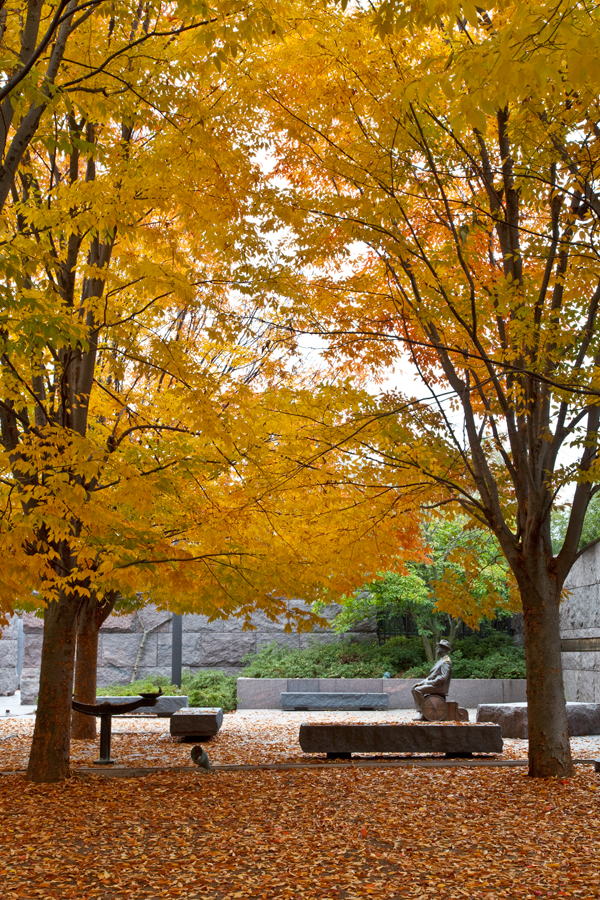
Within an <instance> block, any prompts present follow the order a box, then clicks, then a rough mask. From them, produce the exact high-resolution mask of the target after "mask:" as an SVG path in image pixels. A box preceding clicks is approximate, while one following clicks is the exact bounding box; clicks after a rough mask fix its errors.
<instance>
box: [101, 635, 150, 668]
mask: <svg viewBox="0 0 600 900" xmlns="http://www.w3.org/2000/svg"><path fill="white" fill-rule="evenodd" d="M141 640H142V636H141V634H104V635H103V636H102V658H101V662H102V665H103V666H116V667H117V668H123V667H127V666H131V667H132V668H133V665H134V663H135V660H136V657H137V654H138V650H139V648H140V643H141ZM157 647H158V641H157V635H156V634H149V635H148V636H147V638H146V643H145V645H144V651H143V653H142V658H141V659H140V663H139V664H140V666H144V667H148V666H156V665H157Z"/></svg>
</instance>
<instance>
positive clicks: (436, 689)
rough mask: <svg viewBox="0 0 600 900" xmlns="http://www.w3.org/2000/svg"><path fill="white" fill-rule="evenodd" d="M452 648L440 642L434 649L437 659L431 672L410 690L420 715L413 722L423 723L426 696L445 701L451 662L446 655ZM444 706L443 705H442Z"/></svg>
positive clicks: (448, 686)
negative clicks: (433, 696)
mask: <svg viewBox="0 0 600 900" xmlns="http://www.w3.org/2000/svg"><path fill="white" fill-rule="evenodd" d="M451 650H452V647H451V646H450V644H449V643H448V641H444V640H442V641H440V642H439V643H438V645H437V647H436V656H437V657H438V659H437V662H435V664H434V666H433V668H432V670H431V672H430V673H429V675H428V676H427V678H426V679H425V680H424V681H420V682H419V684H415V686H414V688H413V689H412V695H413V697H414V701H415V708H416V709H417V710H418V712H419V713H420V715H418V716H417V718H416V719H415V722H423V721H424V720H425V716H424V715H423V701H424V700H425V697H426V696H427V695H428V694H436V695H437V696H440V697H443V698H444V700H445V699H446V694H447V693H448V691H449V689H450V680H451V678H452V660H451V659H450V656H449V655H448V654H449V653H450V651H451ZM442 705H444V704H442Z"/></svg>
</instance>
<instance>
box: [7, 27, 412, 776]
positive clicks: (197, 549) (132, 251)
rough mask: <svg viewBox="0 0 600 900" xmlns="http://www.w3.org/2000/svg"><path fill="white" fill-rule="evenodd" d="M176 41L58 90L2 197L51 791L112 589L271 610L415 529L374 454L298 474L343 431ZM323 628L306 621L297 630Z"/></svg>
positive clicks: (19, 502)
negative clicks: (330, 428)
mask: <svg viewBox="0 0 600 900" xmlns="http://www.w3.org/2000/svg"><path fill="white" fill-rule="evenodd" d="M105 39H106V40H107V41H108V42H110V39H111V35H110V33H109V34H108V35H107V36H105ZM98 43H99V41H98V42H96V44H95V45H94V47H95V52H100V50H101V47H99V46H98ZM162 51H163V55H162V56H161V55H160V54H157V56H156V57H152V58H150V59H148V58H147V57H146V55H145V53H144V52H140V54H139V56H135V57H130V58H129V59H128V62H127V80H128V81H127V83H128V88H129V87H130V86H131V84H133V83H134V84H135V86H136V92H135V96H134V97H133V98H132V94H131V93H130V91H129V89H128V90H122V87H121V81H120V79H119V78H117V77H116V75H115V72H114V71H105V70H104V69H103V70H102V71H98V72H96V80H95V81H93V82H92V81H91V80H89V81H86V90H85V91H82V92H81V93H80V94H77V102H76V103H74V102H73V96H66V95H65V94H62V95H61V98H62V99H61V100H60V102H59V101H58V100H57V101H56V103H55V105H54V107H53V109H52V114H50V112H48V114H47V116H46V117H45V118H43V119H42V120H41V121H40V124H39V127H38V130H37V132H36V135H35V139H34V140H32V141H31V143H30V146H29V150H28V152H27V154H26V155H24V157H23V159H22V162H21V166H20V168H19V172H18V178H17V179H16V180H15V181H13V184H12V189H11V197H10V201H9V203H8V204H7V206H5V228H6V238H7V244H6V252H5V254H4V257H3V266H4V277H5V285H4V292H5V297H6V305H5V311H6V312H5V318H4V321H3V330H2V369H1V372H0V376H1V393H0V397H1V402H0V420H1V424H2V440H3V453H2V457H1V464H2V488H3V499H4V505H3V517H2V528H1V533H0V540H1V542H2V546H3V551H4V555H5V557H6V559H7V560H8V563H7V566H6V572H5V575H6V578H5V580H4V583H3V585H2V600H3V603H4V606H5V608H8V609H10V608H11V607H14V605H15V603H16V602H17V599H18V597H19V595H21V596H23V595H27V594H28V593H31V594H32V595H33V596H34V597H35V598H36V602H37V603H38V604H39V605H40V606H41V607H42V608H43V609H44V642H43V649H42V666H41V678H40V694H39V702H38V715H37V718H36V726H35V731H34V739H33V745H32V753H31V758H30V764H29V770H28V777H29V778H30V779H33V780H36V781H56V780H60V779H62V778H65V777H67V776H68V773H69V724H70V705H71V696H72V688H73V671H74V655H75V646H76V640H79V641H80V648H81V649H82V651H84V652H83V654H82V660H83V661H84V665H83V670H84V672H83V674H85V673H87V675H88V676H89V678H88V684H87V688H86V690H88V691H89V690H91V687H90V685H91V684H92V682H93V672H92V671H91V669H92V665H93V651H94V646H96V644H95V642H96V640H97V631H98V625H99V621H100V619H101V618H102V616H103V615H104V614H105V613H106V611H107V609H109V608H110V606H111V604H112V603H113V602H114V601H115V599H116V596H117V595H119V596H122V597H124V598H133V597H134V596H135V594H136V592H139V591H143V592H145V593H146V594H151V595H152V599H153V601H154V602H156V603H158V604H159V605H162V606H163V607H168V608H170V609H172V610H173V611H176V612H182V611H198V612H203V613H204V614H206V615H208V616H209V617H211V618H216V617H218V616H227V615H231V614H237V615H241V616H243V617H245V618H249V617H250V615H251V612H252V611H253V610H254V609H255V608H256V607H257V606H260V607H261V608H263V609H264V610H265V611H266V612H267V613H268V614H269V615H271V616H272V617H277V616H278V615H279V614H281V612H282V611H283V610H284V609H285V599H284V598H285V597H286V596H287V597H289V596H299V595H302V596H305V597H307V598H308V599H316V598H317V597H318V596H320V595H321V594H322V593H323V591H324V590H325V589H327V590H329V591H333V592H334V593H335V592H336V591H337V592H343V591H346V590H348V589H349V588H351V587H353V586H355V584H356V583H357V581H359V580H361V579H362V578H364V576H365V574H366V572H367V571H372V570H374V569H376V568H378V567H380V565H381V564H382V563H384V561H385V560H386V559H387V557H389V556H390V555H391V554H392V552H393V553H396V552H397V546H398V543H399V542H400V543H402V542H405V543H408V542H409V541H411V540H412V538H413V537H414V527H413V525H412V521H411V519H410V518H406V517H405V516H402V515H398V516H391V515H390V510H389V502H388V493H389V492H388V491H387V490H386V491H382V490H381V489H380V488H379V487H378V482H379V480H380V479H379V478H373V477H372V470H373V465H372V464H371V463H367V465H366V466H365V467H364V469H363V470H362V472H361V473H359V472H358V471H357V470H356V467H354V470H353V472H352V473H350V472H346V473H344V474H343V475H342V474H340V473H341V470H342V469H343V468H344V466H345V460H344V458H343V457H341V456H340V457H339V459H337V460H336V459H335V458H334V457H333V456H332V457H331V459H330V460H328V461H327V462H326V463H325V462H319V461H315V462H313V463H312V464H311V465H304V464H299V460H301V459H302V458H303V456H306V454H308V456H311V455H312V454H313V453H314V445H313V444H312V443H311V440H312V438H311V435H310V434H308V435H307V434H305V429H304V428H303V427H302V420H303V418H304V417H305V415H306V414H307V411H308V419H309V420H312V419H313V418H314V410H315V408H316V404H319V408H320V410H321V412H322V413H323V412H324V411H325V410H326V409H329V411H330V415H331V417H332V420H334V419H335V418H336V417H337V416H338V415H339V411H340V410H339V404H338V405H337V406H336V404H335V402H334V400H335V398H333V399H331V398H328V396H327V393H326V392H319V391H315V390H314V385H313V382H312V380H311V376H310V373H309V374H306V375H305V374H303V373H302V372H299V371H295V370H294V364H293V362H292V359H291V355H292V354H293V352H294V339H293V336H292V338H291V339H289V338H287V337H286V339H285V340H283V339H282V337H281V335H282V331H281V329H279V328H278V327H273V325H272V324H269V323H268V322H266V321H265V320H264V318H263V317H261V316H260V315H259V314H258V312H259V310H260V309H261V308H262V307H263V306H264V305H265V304H266V303H267V302H268V301H270V298H271V293H272V290H271V285H270V278H271V272H270V268H271V264H270V262H269V252H268V247H267V248H266V249H265V245H264V242H263V241H262V240H261V238H260V236H259V235H257V231H256V228H255V226H254V225H253V224H252V222H251V217H250V215H249V211H250V209H249V205H248V204H249V200H248V198H249V197H251V196H252V190H251V189H252V186H253V184H254V182H255V180H256V178H257V174H256V173H257V164H256V163H255V161H254V160H253V159H252V155H251V153H250V152H249V148H248V146H247V145H245V144H244V143H243V141H241V140H240V133H239V130H238V129H237V127H236V126H237V124H238V122H239V115H238V113H237V108H238V97H237V96H236V93H235V86H233V87H232V86H231V84H230V83H228V82H226V81H225V80H224V79H223V77H222V76H219V75H218V73H215V71H214V67H213V68H212V69H211V70H210V71H211V72H212V79H210V78H209V79H207V80H205V79H204V78H203V76H204V75H205V71H204V69H203V63H204V62H206V55H207V52H208V51H206V48H204V49H202V48H200V50H198V47H197V45H196V44H195V43H194V42H193V41H192V40H191V39H190V41H189V42H188V43H186V44H185V43H182V42H179V43H178V44H177V45H176V46H175V45H174V44H173V43H172V42H170V41H165V42H164V44H163V45H162ZM169 54H171V55H169ZM208 55H209V56H210V53H209V54H208ZM71 65H72V66H73V72H72V73H71V74H72V75H76V74H77V71H78V67H79V65H80V63H79V61H73V60H71ZM84 68H85V64H84ZM190 71H193V72H194V73H195V74H194V77H191V76H190V75H189V72H190ZM64 74H65V77H66V74H67V73H66V72H65V73H64ZM116 82H118V85H117V87H115V83H116ZM92 88H93V90H92ZM75 93H77V92H75ZM174 161H176V164H174ZM261 254H262V255H261ZM249 260H252V265H250V264H249ZM282 382H284V383H285V390H284V389H282V388H281V383H282ZM359 476H360V477H359ZM338 484H340V485H341V490H337V485H338ZM359 547H360V555H359V552H358V548H359ZM338 566H339V567H340V568H339V571H338V570H337V567H338ZM310 618H311V616H310V614H309V613H304V612H303V611H302V610H300V609H298V610H292V611H291V620H290V623H289V627H291V626H292V624H296V625H298V626H299V627H302V626H303V625H304V626H305V627H306V625H307V623H308V621H309V620H310ZM86 647H87V653H86V652H85V650H86ZM91 660H92V661H91ZM80 675H81V678H80V683H81V679H82V678H83V675H82V674H81V673H80ZM83 681H85V678H83Z"/></svg>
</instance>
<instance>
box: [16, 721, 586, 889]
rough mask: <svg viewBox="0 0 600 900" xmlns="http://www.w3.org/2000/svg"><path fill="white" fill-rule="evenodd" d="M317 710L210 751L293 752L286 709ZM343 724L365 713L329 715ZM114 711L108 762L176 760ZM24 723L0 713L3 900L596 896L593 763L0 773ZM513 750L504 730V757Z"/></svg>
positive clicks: (159, 733)
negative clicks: (546, 774)
mask: <svg viewBox="0 0 600 900" xmlns="http://www.w3.org/2000/svg"><path fill="white" fill-rule="evenodd" d="M398 718H399V716H398V714H397V713H396V714H394V715H391V716H387V714H381V713H379V714H377V720H378V721H397V720H398ZM330 719H331V715H330V714H327V713H315V714H313V713H296V714H294V713H287V714H281V713H273V714H270V713H261V714H255V713H242V712H238V713H235V714H232V715H228V716H226V717H225V722H224V726H223V729H222V731H221V733H220V734H219V735H218V736H217V738H215V739H213V741H211V742H210V743H209V744H206V745H205V746H206V749H207V750H208V751H209V754H210V758H211V762H213V763H216V764H218V763H222V764H223V763H265V762H284V761H301V760H305V759H306V757H305V756H304V754H303V753H302V751H301V750H300V748H299V746H298V741H297V738H298V725H299V722H300V721H328V720H330ZM345 719H347V720H348V721H361V720H363V721H372V720H373V719H372V714H367V715H365V714H357V713H355V714H349V715H347V716H344V717H342V718H340V716H339V715H337V716H335V720H336V721H340V720H342V721H343V720H345ZM113 724H114V740H113V755H114V756H115V757H116V758H117V759H118V761H119V763H121V764H122V765H130V766H141V765H148V766H151V765H165V764H167V765H168V764H171V765H187V764H189V762H190V758H189V752H190V745H189V744H176V743H173V742H172V741H171V740H170V738H169V735H168V721H166V720H152V719H137V720H134V719H129V718H128V719H120V720H118V719H116V720H114V722H113ZM32 728H33V720H32V719H30V718H11V719H5V720H1V721H0V767H1V768H2V769H3V770H4V774H3V775H2V776H1V777H0V849H1V851H2V852H1V853H0V885H1V888H0V895H1V897H2V900H17V898H18V900H38V898H41V900H63V898H73V900H92V898H100V900H142V898H143V900H163V898H164V900H167V898H169V900H170V898H186V900H207V898H210V900H237V898H240V900H245V898H248V900H250V898H257V900H280V898H284V900H287V898H290V897H294V898H307V900H357V898H358V900H366V898H371V897H373V898H381V900H393V898H433V897H438V898H457V900H458V898H463V897H467V898H480V897H485V898H487V900H498V898H515V900H521V898H527V900H529V898H531V900H534V898H538V897H574V898H582V900H585V898H593V897H594V898H595V897H600V866H599V865H598V862H597V859H598V851H599V850H600V809H599V807H598V799H599V797H600V794H599V790H600V776H598V775H596V774H595V773H594V771H593V768H592V767H591V766H585V767H583V766H578V767H577V774H576V776H575V777H574V778H572V779H569V780H564V781H558V780H549V781H534V780H532V779H530V778H528V777H527V775H526V770H525V769H522V768H518V769H514V768H512V769H511V768H493V769H473V768H471V769H469V768H453V769H444V768H435V769H422V768H401V769H398V768H395V769H389V768H388V769H377V768H375V769H371V768H369V769H364V768H355V769H353V768H338V767H336V768H333V767H332V768H319V769H315V768H312V769H311V768H307V769H300V770H291V771H290V770H285V771H282V770H276V771H274V770H269V771H264V770H262V771H260V770H255V771H235V772H232V771H220V772H214V773H211V774H208V775H207V774H204V773H203V772H202V771H201V770H196V771H195V772H194V773H193V774H187V773H179V774H175V773H172V772H169V771H168V770H167V771H164V772H160V773H154V774H151V775H148V776H146V777H143V778H131V779H130V778H126V779H121V778H119V779H103V778H99V777H91V778H90V777H81V776H75V777H73V778H72V779H71V780H70V781H68V782H66V783H64V784H61V785H51V786H47V785H44V786H41V785H33V784H29V783H27V782H25V780H24V778H23V775H22V774H9V773H8V772H7V770H9V769H13V770H14V769H19V768H22V767H24V766H25V764H26V761H27V753H28V749H29V743H30V736H31V731H32ZM11 735H15V736H13V737H11ZM5 738H8V739H7V740H5ZM599 743H600V738H575V739H573V750H574V755H575V756H580V757H590V756H598V755H599V746H598V745H599ZM525 753H526V742H525V741H505V751H504V753H503V754H502V755H503V757H505V758H518V757H520V756H524V755H525ZM97 755H98V742H97V741H96V742H91V743H86V742H77V743H74V746H73V761H74V763H75V764H76V765H78V764H82V765H87V764H89V763H90V762H92V761H93V759H95V758H96V757H97Z"/></svg>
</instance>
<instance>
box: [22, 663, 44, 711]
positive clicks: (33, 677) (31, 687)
mask: <svg viewBox="0 0 600 900" xmlns="http://www.w3.org/2000/svg"><path fill="white" fill-rule="evenodd" d="M39 692H40V672H39V669H23V671H22V672H21V704H22V705H23V706H30V705H31V704H32V703H36V702H37V696H38V694H39Z"/></svg>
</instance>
